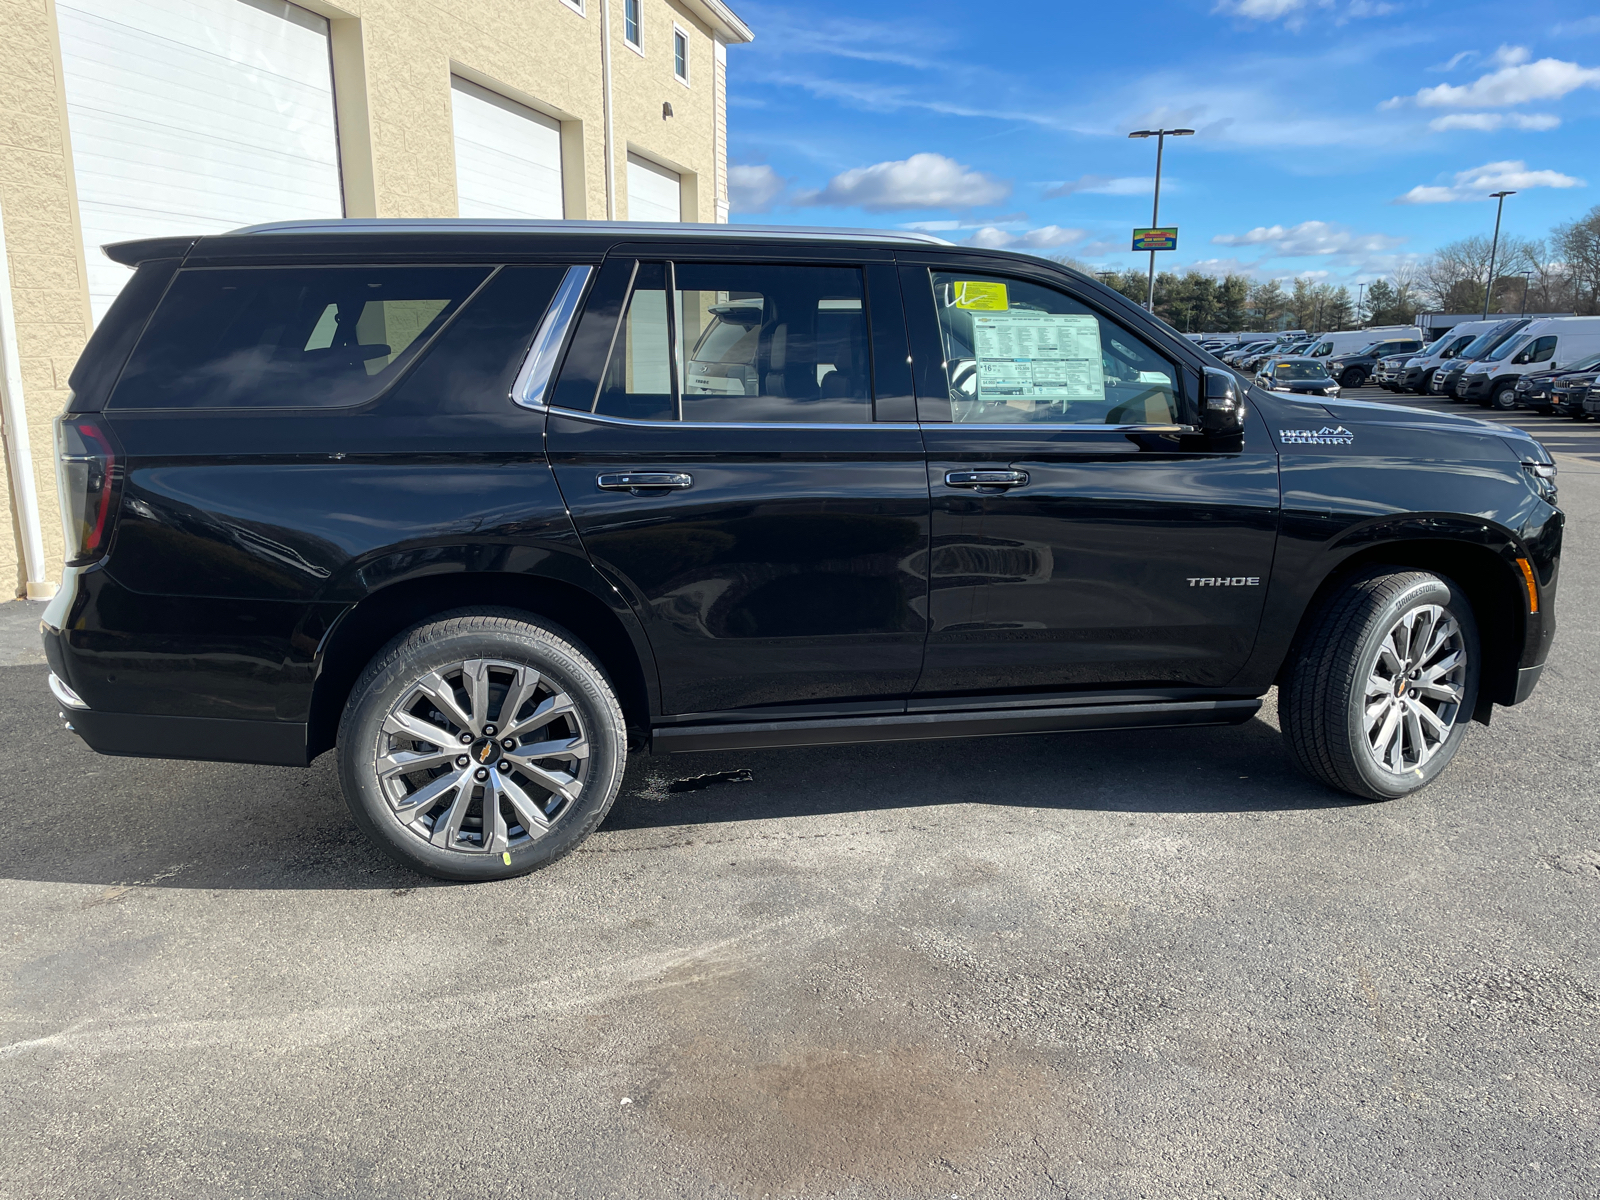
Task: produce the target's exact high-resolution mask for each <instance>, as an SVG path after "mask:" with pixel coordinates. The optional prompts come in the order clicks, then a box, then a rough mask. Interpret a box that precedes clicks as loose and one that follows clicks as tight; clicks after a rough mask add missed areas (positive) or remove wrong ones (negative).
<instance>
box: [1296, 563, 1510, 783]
mask: <svg viewBox="0 0 1600 1200" xmlns="http://www.w3.org/2000/svg"><path fill="white" fill-rule="evenodd" d="M1290 663H1291V665H1290V667H1289V671H1288V675H1287V677H1286V679H1285V680H1284V681H1283V683H1282V686H1281V688H1280V690H1279V697H1278V704H1279V718H1280V721H1281V723H1282V726H1283V733H1284V737H1285V738H1286V740H1287V741H1288V743H1289V748H1290V751H1291V753H1292V754H1293V755H1294V758H1295V761H1296V762H1297V763H1298V764H1299V766H1300V768H1301V770H1303V771H1305V772H1306V774H1308V775H1310V776H1311V777H1312V778H1313V779H1316V780H1319V781H1320V782H1322V783H1324V784H1326V785H1327V786H1329V787H1331V788H1336V789H1338V790H1339V791H1342V792H1348V793H1350V794H1351V795H1354V796H1361V797H1364V798H1366V799H1369V800H1388V799H1392V798H1394V797H1396V796H1404V795H1406V794H1407V793H1410V792H1414V791H1416V790H1417V789H1418V788H1421V787H1424V786H1426V785H1427V784H1428V783H1430V782H1432V780H1433V779H1434V778H1436V777H1437V776H1438V774H1439V772H1441V771H1443V770H1444V769H1445V767H1446V766H1448V765H1449V763H1450V760H1451V759H1452V758H1454V757H1455V753H1456V750H1457V748H1458V747H1459V746H1460V745H1461V741H1462V739H1463V738H1464V737H1466V733H1467V726H1468V724H1469V723H1470V722H1471V718H1472V712H1473V708H1474V706H1475V705H1476V703H1477V697H1478V678H1479V657H1478V629H1477V624H1476V623H1475V622H1474V620H1473V615H1472V608H1471V606H1470V605H1469V604H1468V603H1467V600H1466V597H1465V596H1463V595H1462V594H1461V593H1460V591H1459V590H1458V589H1457V588H1456V587H1455V585H1454V584H1452V583H1451V582H1450V581H1449V580H1447V579H1442V578H1440V577H1439V576H1437V575H1433V574H1430V573H1429V572H1426V571H1413V570H1408V569H1406V568H1404V567H1373V568H1370V569H1368V570H1366V571H1364V572H1362V573H1361V574H1359V575H1356V576H1354V577H1353V578H1351V579H1350V580H1349V581H1348V582H1347V583H1346V584H1345V585H1344V586H1343V587H1341V588H1340V589H1339V590H1338V591H1337V592H1335V593H1334V594H1332V595H1330V596H1328V597H1327V598H1326V599H1325V600H1324V601H1323V602H1322V604H1321V607H1320V608H1319V610H1318V611H1317V612H1316V614H1315V615H1314V616H1313V617H1312V618H1311V620H1310V622H1309V623H1308V625H1307V628H1306V629H1305V631H1304V632H1303V633H1302V635H1301V637H1300V639H1299V640H1298V642H1297V644H1296V647H1295V649H1294V651H1293V653H1292V655H1291V659H1290Z"/></svg>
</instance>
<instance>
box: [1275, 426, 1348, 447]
mask: <svg viewBox="0 0 1600 1200" xmlns="http://www.w3.org/2000/svg"><path fill="white" fill-rule="evenodd" d="M1278 440H1279V441H1280V442H1282V443H1283V444H1284V445H1285V446H1349V445H1352V444H1353V443H1354V442H1355V440H1356V435H1355V434H1353V433H1351V432H1350V431H1349V430H1348V429H1346V428H1345V427H1344V426H1343V425H1324V426H1323V427H1322V428H1321V429H1280V430H1278Z"/></svg>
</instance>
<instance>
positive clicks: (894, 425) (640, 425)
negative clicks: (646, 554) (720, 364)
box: [549, 408, 917, 430]
mask: <svg viewBox="0 0 1600 1200" xmlns="http://www.w3.org/2000/svg"><path fill="white" fill-rule="evenodd" d="M549 411H551V412H553V413H559V414H560V415H562V416H564V417H576V418H577V419H578V420H580V421H595V422H598V423H599V424H601V425H627V426H630V427H632V428H634V429H855V430H861V429H916V428H917V423H916V422H915V421H854V422H842V421H838V422H830V421H636V420H634V419H632V418H631V417H610V416H606V415H605V414H604V413H592V412H588V411H586V410H585V409H581V408H551V409H550V410H549Z"/></svg>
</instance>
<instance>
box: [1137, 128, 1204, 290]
mask: <svg viewBox="0 0 1600 1200" xmlns="http://www.w3.org/2000/svg"><path fill="white" fill-rule="evenodd" d="M1193 134H1194V130H1192V129H1135V130H1134V131H1133V132H1132V133H1130V134H1129V135H1128V136H1129V137H1131V138H1148V137H1153V138H1155V139H1156V198H1155V203H1154V204H1152V205H1151V206H1150V228H1152V229H1155V228H1156V227H1157V226H1159V225H1160V224H1161V152H1162V150H1163V149H1164V148H1165V147H1166V144H1167V138H1168V137H1169V136H1170V137H1191V136H1193ZM1144 306H1145V307H1146V308H1147V309H1149V310H1150V311H1151V312H1155V310H1156V252H1155V251H1154V250H1152V251H1150V293H1149V298H1148V299H1147V300H1146V301H1145V305H1144Z"/></svg>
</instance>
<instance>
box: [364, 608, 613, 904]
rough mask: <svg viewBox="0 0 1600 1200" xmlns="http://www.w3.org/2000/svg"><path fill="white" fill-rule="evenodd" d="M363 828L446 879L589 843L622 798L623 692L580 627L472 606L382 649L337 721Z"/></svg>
mask: <svg viewBox="0 0 1600 1200" xmlns="http://www.w3.org/2000/svg"><path fill="white" fill-rule="evenodd" d="M338 758H339V778H340V782H341V784H342V786H343V790H344V795H345V800H346V802H347V803H348V804H349V806H350V811H351V813H352V815H353V816H354V817H355V821H356V824H357V825H359V826H360V827H361V829H362V830H363V831H364V832H365V833H366V834H367V836H369V837H370V838H372V840H373V841H374V842H376V843H377V844H378V845H379V846H380V847H381V848H382V849H383V850H384V851H386V852H387V853H388V854H390V855H391V856H392V857H394V858H396V859H398V860H399V861H400V862H402V863H404V864H406V865H407V866H409V867H412V868H414V869H416V870H418V871H421V872H422V873H424V874H426V875H433V876H435V877H437V878H440V879H456V880H488V879H506V878H509V877H511V876H514V875H523V874H526V873H527V872H529V871H532V870H535V869H536V868H538V867H542V866H544V865H545V864H546V863H548V862H551V861H553V860H554V859H556V858H559V857H560V856H561V855H563V854H565V853H566V852H567V851H569V850H571V849H572V848H573V847H574V846H576V845H577V844H578V843H579V842H581V841H582V840H583V839H584V838H586V837H588V836H589V834H590V833H591V832H593V830H594V829H595V827H596V826H597V825H599V824H600V822H601V820H603V819H604V817H605V815H606V813H607V812H608V811H609V810H610V808H611V803H612V801H613V800H614V799H615V798H616V794H617V788H618V787H619V785H620V784H621V782H622V772H623V767H624V765H625V763H626V761H627V736H626V730H625V726H624V723H623V719H622V712H621V709H620V707H619V706H618V704H617V699H616V695H615V693H614V691H613V689H612V687H611V684H610V682H609V681H608V680H607V678H606V675H605V672H604V671H603V670H601V668H600V667H599V665H598V663H597V662H596V660H595V659H594V657H593V656H592V655H591V654H590V653H589V652H588V651H587V650H586V649H585V648H584V647H583V646H582V645H580V644H579V643H577V641H576V640H575V639H573V638H572V637H571V635H570V634H568V633H566V632H565V631H564V630H561V629H559V628H558V627H555V626H551V625H546V624H544V623H542V622H541V621H540V620H539V619H538V618H536V617H534V616H533V615H532V614H530V613H525V612H519V611H516V610H510V609H463V610H460V611H458V612H453V613H447V614H443V615H441V616H440V617H438V618H435V619H433V620H431V621H429V622H427V623H425V624H422V625H417V626H414V627H413V628H411V629H409V630H407V631H405V632H404V633H402V634H400V635H399V636H398V637H396V638H395V639H394V640H393V641H392V642H390V643H389V644H388V645H387V646H385V647H384V648H383V650H381V651H379V653H378V655H377V657H375V658H374V659H373V661H372V663H371V664H370V665H369V666H368V667H367V669H366V671H365V672H364V673H363V674H362V676H361V678H360V679H359V680H358V681H357V682H356V686H355V688H354V689H353V690H352V692H351V694H350V699H349V702H348V703H347V705H346V706H345V711H344V717H343V719H342V720H341V722H340V725H339V752H338Z"/></svg>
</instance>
